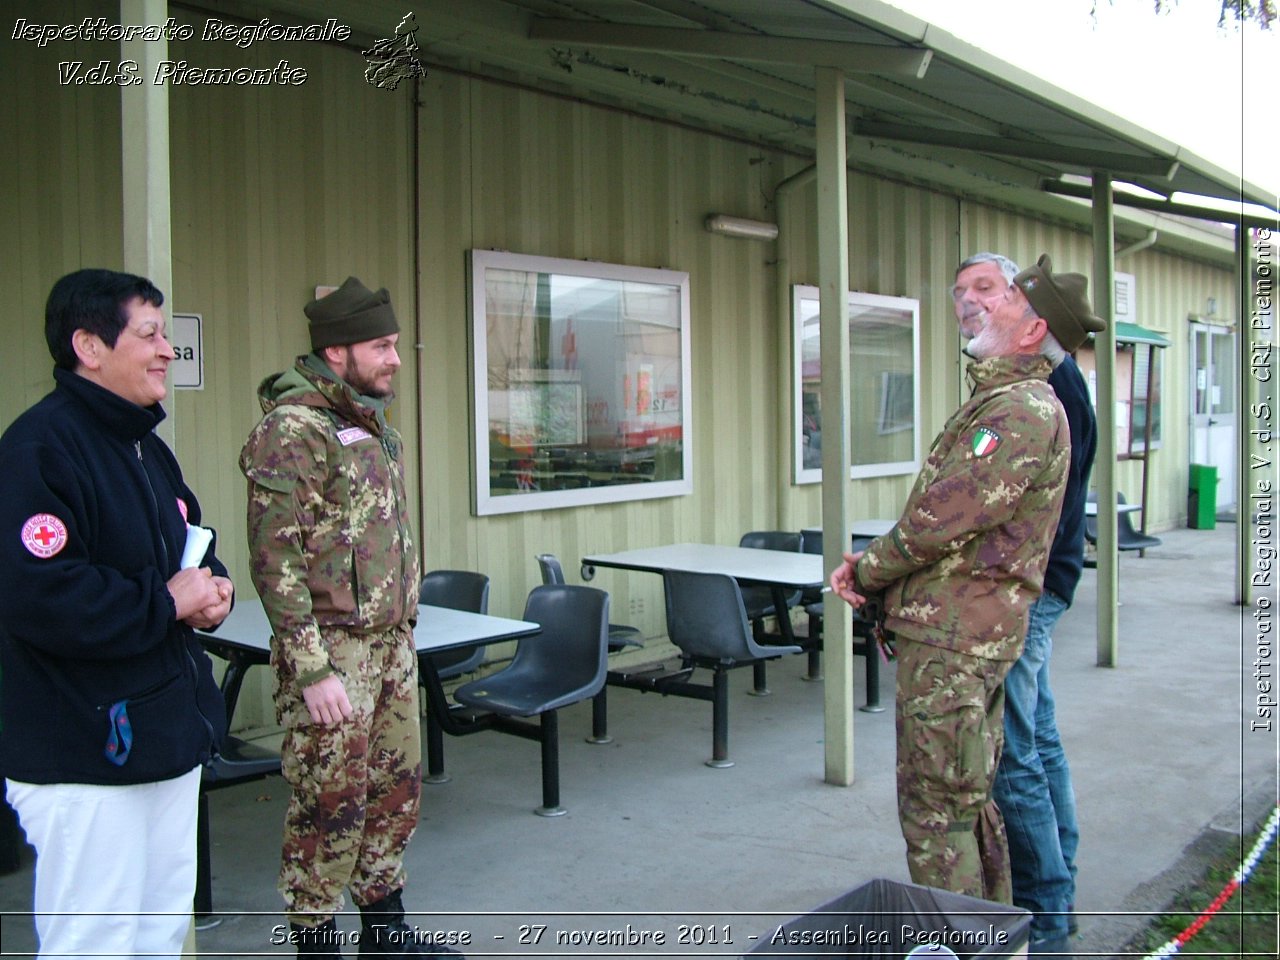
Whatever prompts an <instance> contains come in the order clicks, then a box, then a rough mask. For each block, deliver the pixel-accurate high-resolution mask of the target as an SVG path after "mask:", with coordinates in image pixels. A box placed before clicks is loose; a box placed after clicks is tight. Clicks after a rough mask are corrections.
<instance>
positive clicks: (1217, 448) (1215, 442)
mask: <svg viewBox="0 0 1280 960" xmlns="http://www.w3.org/2000/svg"><path fill="white" fill-rule="evenodd" d="M1191 415H1192V418H1191V420H1192V422H1191V462H1192V463H1204V464H1208V465H1210V466H1213V467H1217V468H1218V496H1217V512H1218V513H1219V514H1222V513H1230V512H1234V511H1235V507H1236V352H1235V335H1234V334H1233V333H1232V331H1231V330H1230V329H1228V328H1227V327H1219V326H1213V325H1211V324H1207V323H1195V322H1192V324H1191Z"/></svg>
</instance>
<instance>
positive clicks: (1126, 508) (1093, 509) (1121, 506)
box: [1084, 500, 1142, 517]
mask: <svg viewBox="0 0 1280 960" xmlns="http://www.w3.org/2000/svg"><path fill="white" fill-rule="evenodd" d="M1141 509H1142V505H1141V504H1138V503H1117V504H1116V513H1133V512H1134V511H1136V510H1141ZM1084 515H1085V516H1086V517H1096V516H1097V515H1098V504H1097V503H1096V502H1095V501H1093V500H1089V501H1086V502H1085V505H1084Z"/></svg>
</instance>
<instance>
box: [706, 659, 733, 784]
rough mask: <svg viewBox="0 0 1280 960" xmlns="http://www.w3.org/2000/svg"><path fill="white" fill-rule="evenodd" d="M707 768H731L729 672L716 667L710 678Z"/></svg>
mask: <svg viewBox="0 0 1280 960" xmlns="http://www.w3.org/2000/svg"><path fill="white" fill-rule="evenodd" d="M707 766H708V767H732V766H733V761H732V760H730V759H729V671H728V670H726V669H725V668H724V667H716V668H715V671H714V672H713V674H712V677H711V759H710V760H708V761H707Z"/></svg>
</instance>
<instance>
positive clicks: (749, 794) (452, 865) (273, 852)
mask: <svg viewBox="0 0 1280 960" xmlns="http://www.w3.org/2000/svg"><path fill="white" fill-rule="evenodd" d="M1162 536H1163V537H1164V541H1165V542H1164V546H1162V547H1160V548H1159V549H1157V550H1153V551H1150V552H1149V553H1148V554H1147V556H1146V557H1145V558H1138V557H1136V556H1125V557H1123V558H1122V559H1121V561H1120V567H1121V573H1120V577H1121V589H1120V595H1121V603H1122V605H1121V607H1120V610H1119V617H1120V628H1121V635H1120V636H1121V639H1120V665H1119V666H1118V667H1116V668H1114V669H1103V668H1099V667H1097V666H1095V665H1094V664H1095V659H1096V643H1095V626H1094V624H1095V590H1094V574H1093V573H1092V572H1086V575H1085V581H1084V582H1083V583H1082V585H1081V589H1080V592H1079V595H1078V597H1077V602H1076V604H1075V606H1074V607H1073V608H1072V610H1070V611H1069V612H1068V613H1067V614H1066V616H1065V618H1064V619H1063V621H1062V622H1061V624H1060V627H1059V630H1058V635H1057V647H1056V651H1055V656H1054V661H1053V670H1054V686H1055V690H1056V693H1057V697H1058V704H1059V712H1060V722H1061V727H1062V731H1063V736H1064V739H1065V742H1066V745H1067V751H1068V755H1069V758H1070V760H1071V763H1072V766H1073V770H1074V776H1075V784H1076V789H1077V793H1078V796H1079V807H1080V820H1081V829H1082V834H1083V840H1082V844H1081V849H1080V858H1079V870H1080V876H1079V891H1078V904H1077V905H1078V910H1079V911H1080V913H1081V923H1080V927H1081V939H1080V940H1079V941H1078V942H1077V944H1076V947H1077V951H1078V953H1079V954H1094V955H1100V956H1108V955H1111V954H1112V953H1113V952H1115V951H1117V950H1119V949H1120V948H1121V947H1122V946H1123V944H1124V943H1125V941H1126V940H1127V939H1128V937H1129V936H1130V935H1131V933H1132V932H1133V931H1134V930H1135V929H1137V928H1138V927H1139V926H1140V924H1141V923H1143V922H1144V920H1145V918H1144V917H1143V916H1141V914H1144V913H1148V912H1150V911H1154V910H1159V909H1160V908H1161V907H1162V906H1163V905H1164V904H1165V903H1166V902H1167V900H1168V897H1169V895H1170V894H1171V892H1172V891H1173V890H1174V889H1176V887H1177V886H1178V885H1180V884H1182V883H1184V882H1185V881H1186V880H1188V879H1190V878H1191V877H1192V876H1194V875H1195V872H1196V870H1197V869H1198V864H1199V863H1200V862H1202V861H1203V859H1204V857H1205V856H1207V855H1209V854H1210V853H1212V852H1213V851H1216V850H1218V849H1222V848H1224V847H1226V846H1228V845H1229V844H1231V843H1233V842H1235V843H1238V839H1237V838H1238V836H1239V834H1240V832H1241V831H1242V829H1248V828H1250V827H1252V826H1253V825H1254V823H1255V822H1256V821H1257V820H1259V819H1260V818H1261V817H1264V816H1265V815H1266V813H1267V812H1269V808H1270V805H1271V804H1273V803H1274V802H1275V799H1276V789H1277V779H1276V748H1277V734H1276V731H1275V729H1274V728H1273V730H1272V731H1271V732H1269V733H1268V732H1266V731H1250V730H1249V729H1248V720H1249V719H1250V718H1252V717H1253V716H1254V712H1255V699H1256V696H1257V687H1256V683H1255V681H1254V680H1253V678H1252V673H1253V667H1252V661H1253V660H1254V658H1255V656H1256V652H1257V647H1256V639H1257V630H1256V625H1255V623H1254V621H1253V619H1252V618H1251V617H1244V616H1242V610H1241V609H1240V608H1239V607H1237V606H1235V605H1234V604H1233V602H1232V589H1231V579H1230V578H1231V576H1232V571H1233V565H1232V556H1233V549H1234V545H1233V539H1234V528H1233V527H1232V526H1230V525H1220V526H1219V527H1218V529H1217V530H1215V531H1212V532H1210V531H1191V530H1177V531H1172V532H1169V533H1167V534H1162ZM598 585H600V586H603V587H606V588H607V587H608V582H607V578H606V579H605V580H600V581H599V582H598ZM1244 664H1248V665H1249V669H1248V672H1247V675H1246V673H1245V672H1244V671H1243V670H1242V665H1244ZM861 665H862V661H861V659H858V660H856V661H855V670H857V672H858V677H857V685H856V690H857V694H856V695H857V701H858V702H859V703H862V702H863V692H862V691H863V687H862V680H861ZM1272 665H1274V660H1273V661H1272ZM804 667H805V664H804V658H803V657H793V658H788V660H786V661H784V662H782V663H780V664H777V665H774V666H773V667H772V668H771V670H770V682H771V687H772V689H773V695H772V696H771V697H767V698H757V697H751V696H747V695H746V691H747V689H748V688H749V686H750V671H748V670H741V671H736V674H737V675H736V676H735V677H734V684H733V691H732V695H731V721H730V750H731V756H732V757H733V759H734V760H735V761H736V766H734V767H732V768H730V769H726V770H713V769H710V768H708V767H706V766H704V765H703V763H702V761H703V760H704V759H706V758H707V757H708V756H709V755H710V750H711V734H710V727H711V709H710V704H707V703H703V702H697V701H691V700H684V699H674V698H661V697H658V696H656V695H654V694H640V693H638V692H635V691H630V690H611V691H610V697H609V700H610V731H611V733H612V734H613V735H614V738H615V739H614V742H613V743H611V744H608V745H606V746H595V745H591V744H588V743H586V742H584V739H583V738H584V737H585V735H586V734H587V733H588V732H589V729H590V713H589V710H588V709H587V708H586V707H585V706H581V707H575V708H571V709H569V710H566V711H564V713H563V715H562V722H561V765H562V776H561V779H562V800H563V803H564V805H565V806H566V807H567V808H568V810H569V813H568V814H567V815H566V816H563V817H560V818H557V819H544V818H541V817H536V816H533V815H532V813H531V811H532V809H533V807H535V806H536V805H537V804H538V802H539V772H538V771H539V766H538V749H537V745H536V744H534V743H531V742H528V741H524V740H519V739H516V738H513V737H508V736H503V735H500V734H492V733H484V734H480V735H477V736H473V737H468V738H465V739H453V738H446V743H445V755H446V764H447V769H448V771H449V772H450V773H451V774H452V776H453V780H452V781H451V782H450V783H448V784H444V785H439V786H428V787H426V788H425V795H424V802H423V815H422V822H421V826H420V828H419V831H418V833H417V836H416V837H415V839H414V843H413V846H412V849H411V851H410V857H409V864H408V867H409V874H410V881H409V885H408V887H407V890H406V896H405V901H406V905H407V906H408V907H409V908H410V909H411V910H421V911H426V910H431V911H434V912H433V913H431V914H424V915H423V916H421V917H420V918H418V921H419V924H420V927H421V928H422V929H450V930H456V931H462V930H465V931H468V932H469V933H470V934H471V937H472V943H473V945H472V946H471V947H470V948H469V949H467V953H468V955H470V956H473V957H474V956H485V955H489V956H494V955H508V956H510V955H520V956H533V955H541V956H562V955H563V956H569V955H584V954H589V953H592V952H594V953H596V954H597V955H603V954H611V955H620V954H626V955H636V956H657V955H663V954H666V955H671V954H672V953H673V952H675V950H676V949H677V948H676V947H675V946H673V945H674V944H675V943H676V940H677V938H678V936H679V935H680V932H681V926H682V925H683V926H684V928H685V933H686V935H687V937H688V939H690V940H700V941H702V942H701V943H691V944H689V945H688V946H687V947H686V948H685V949H686V950H687V951H688V952H689V953H692V954H695V955H705V956H711V955H720V956H731V955H737V954H738V953H739V952H746V951H747V950H749V949H750V948H751V946H752V945H753V944H754V943H755V942H756V941H754V940H751V939H749V937H751V936H753V935H759V934H762V933H766V932H768V931H769V930H770V929H771V928H772V927H774V926H776V924H777V923H778V922H780V921H781V920H782V919H785V918H786V917H788V916H792V915H795V914H797V913H805V912H807V911H809V910H811V909H813V908H814V907H816V906H818V905H819V904H822V903H824V902H826V901H827V900H830V899H831V898H833V897H835V896H838V895H840V894H842V893H844V892H846V891H848V890H850V889H852V888H854V887H857V886H859V885H860V884H862V883H864V882H866V881H868V880H870V879H872V878H875V877H885V878H889V879H893V880H906V879H907V872H906V866H905V863H904V857H903V850H904V847H903V843H902V839H901V835H900V834H899V831H898V824H897V818H896V808H895V802H894V782H893V713H892V709H890V710H888V711H886V712H884V713H880V714H866V713H861V712H859V713H858V714H857V715H856V720H855V723H856V746H855V749H856V769H857V772H858V779H857V782H856V783H855V784H854V785H853V786H852V787H849V788H841V787H834V786H830V785H828V784H825V783H823V782H822V769H823V746H822V736H823V730H822V686H821V684H815V683H807V682H803V681H802V680H801V679H800V678H801V676H802V675H803V674H804ZM892 682H893V671H892V669H889V670H887V671H884V677H883V680H882V683H883V684H884V686H883V690H884V693H885V696H884V700H885V702H886V703H890V704H891V703H892ZM285 796H286V790H285V788H284V787H283V785H282V783H281V782H280V781H279V780H275V779H273V780H268V781H264V782H260V783H256V784H247V785H243V786H240V787H235V788H230V789H226V790H222V791H219V792H216V793H214V794H213V795H212V797H211V800H212V808H213V841H214V850H213V857H214V871H215V874H214V903H215V909H217V910H218V911H220V915H221V922H220V923H219V924H218V925H217V926H215V927H213V928H211V929H207V930H202V931H201V932H200V933H199V934H198V945H199V949H200V952H201V954H202V955H205V956H244V955H279V954H285V953H288V952H291V951H290V950H289V948H287V947H284V946H272V945H271V942H270V941H271V938H272V935H273V928H274V927H275V925H276V924H280V923H283V919H282V918H281V916H280V914H279V912H278V911H279V907H280V900H279V896H278V894H277V893H276V891H275V889H274V884H275V872H276V868H277V864H278V846H279V839H280V824H281V820H282V817H283V810H284V801H285ZM89 879H90V878H86V881H87V882H88V881H89ZM30 885H31V876H30V870H29V868H28V869H27V870H25V871H24V872H22V873H19V874H15V875H11V876H8V877H4V878H0V909H3V910H6V911H10V910H12V911H21V910H27V909H29V905H30ZM553 911H560V913H555V912H553ZM566 911H567V912H572V913H566ZM586 911H597V912H604V913H607V914H608V915H601V916H592V915H584V914H583V912H586ZM628 925H629V926H628ZM342 926H344V927H345V928H347V929H350V930H354V929H355V928H356V927H357V926H358V919H357V917H356V916H355V914H354V912H352V913H351V914H349V915H347V916H345V917H344V918H343V922H342ZM541 927H545V928H546V929H545V930H542V932H541V934H540V936H541V940H540V942H539V943H538V944H537V946H533V945H532V944H530V943H521V938H522V936H523V938H524V939H525V940H528V941H532V940H533V939H534V938H535V937H537V936H539V929H540V928H541ZM593 930H608V931H617V932H619V933H621V934H622V936H623V937H624V938H626V937H630V938H631V939H632V941H633V943H632V945H631V946H619V947H609V948H600V947H598V946H597V947H591V946H587V945H586V944H585V941H586V939H587V936H586V933H585V932H586V931H593ZM557 931H558V932H559V933H560V936H559V938H558V939H559V941H560V943H559V944H558V945H557V943H556V940H557V936H556V934H557ZM657 933H662V934H663V935H664V937H665V940H666V943H665V944H664V945H662V946H654V945H652V943H650V944H649V945H641V944H638V943H635V939H636V938H638V937H644V936H649V937H650V939H652V937H653V936H654V935H656V934H657ZM499 937H501V939H497V938H499ZM726 937H727V938H731V939H732V944H726V943H724V942H723V941H724V940H725V939H726ZM32 942H33V935H32V933H31V928H30V923H29V921H28V920H27V919H26V918H15V917H12V916H6V917H4V918H3V948H4V951H5V953H6V955H8V954H12V953H13V952H15V951H19V950H30V949H31V944H32ZM347 953H348V955H349V956H354V955H355V954H356V950H355V949H354V948H351V949H349V950H348V951H347Z"/></svg>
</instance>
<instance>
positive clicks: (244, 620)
mask: <svg viewBox="0 0 1280 960" xmlns="http://www.w3.org/2000/svg"><path fill="white" fill-rule="evenodd" d="M541 629H542V627H541V626H540V625H539V624H536V623H533V622H531V621H529V620H508V619H507V618H505V617H490V616H487V615H485V614H479V613H468V612H467V611H465V610H451V609H449V608H448V607H435V606H430V605H427V604H419V605H418V625H417V626H416V627H414V628H413V640H414V645H415V646H416V647H417V649H418V652H419V653H428V652H434V651H440V650H451V649H453V648H455V647H466V646H470V645H471V644H475V643H497V642H499V641H502V640H516V639H519V638H520V637H528V636H532V635H533V634H535V633H538V632H539V631H540V630H541ZM196 632H197V633H198V634H199V635H200V639H201V641H202V642H204V643H205V644H206V645H213V646H215V647H216V646H217V645H219V644H225V645H227V646H232V647H238V648H240V649H242V650H248V651H250V652H254V653H264V654H265V653H268V652H270V650H271V624H270V623H269V622H268V620H267V613H266V611H265V610H264V609H263V608H262V601H261V600H259V599H258V598H257V597H254V596H251V597H244V598H238V599H237V600H236V605H235V609H233V610H232V611H231V614H230V615H229V616H228V617H227V619H226V620H224V621H223V622H222V625H221V626H220V627H218V629H217V631H216V632H214V633H204V632H203V631H196Z"/></svg>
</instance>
